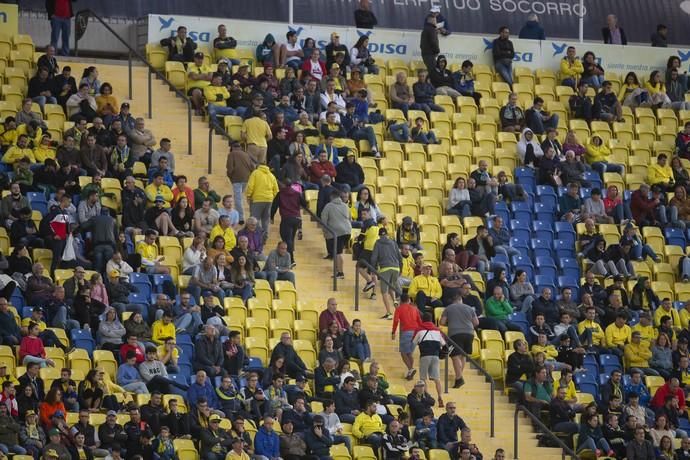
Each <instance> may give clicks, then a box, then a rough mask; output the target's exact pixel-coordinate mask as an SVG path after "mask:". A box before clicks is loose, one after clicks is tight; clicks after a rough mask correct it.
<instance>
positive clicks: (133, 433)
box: [123, 407, 153, 458]
mask: <svg viewBox="0 0 690 460" xmlns="http://www.w3.org/2000/svg"><path fill="white" fill-rule="evenodd" d="M129 417H130V421H129V422H127V423H125V426H124V427H123V429H124V431H125V433H126V434H127V442H126V444H125V445H126V446H127V458H133V456H135V455H142V453H143V450H144V444H143V442H142V438H143V437H144V436H145V437H147V438H149V439H150V438H152V437H153V433H152V432H151V427H150V426H149V424H148V423H146V422H144V421H143V420H142V419H141V414H140V413H139V409H138V408H137V407H132V408H131V409H130V410H129Z"/></svg>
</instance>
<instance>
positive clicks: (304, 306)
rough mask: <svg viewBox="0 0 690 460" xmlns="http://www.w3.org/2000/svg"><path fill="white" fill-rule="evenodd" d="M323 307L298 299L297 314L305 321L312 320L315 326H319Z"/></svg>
mask: <svg viewBox="0 0 690 460" xmlns="http://www.w3.org/2000/svg"><path fill="white" fill-rule="evenodd" d="M323 308H324V307H322V306H321V305H318V304H315V303H312V302H305V301H298V302H297V315H298V317H299V319H301V320H303V321H310V322H311V324H313V325H314V328H318V327H319V314H320V313H321V310H323Z"/></svg>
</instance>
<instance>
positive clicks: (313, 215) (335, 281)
mask: <svg viewBox="0 0 690 460" xmlns="http://www.w3.org/2000/svg"><path fill="white" fill-rule="evenodd" d="M302 209H304V210H305V211H306V212H307V214H309V215H310V216H311V218H312V219H314V220H315V221H316V222H317V223H318V224H319V225H320V226H321V227H323V229H324V230H326V231H327V232H328V233H330V234H331V235H332V236H333V291H337V290H338V269H337V267H336V256H337V255H338V235H337V234H336V233H335V230H333V228H332V227H330V226H329V225H326V224H325V223H324V221H323V220H321V218H320V217H319V216H317V215H316V213H314V212H313V211H312V210H311V209H309V207H307V206H302Z"/></svg>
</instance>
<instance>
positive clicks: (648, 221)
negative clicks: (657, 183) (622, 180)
mask: <svg viewBox="0 0 690 460" xmlns="http://www.w3.org/2000/svg"><path fill="white" fill-rule="evenodd" d="M660 203H661V202H660V201H659V199H654V198H650V197H649V185H647V184H642V185H640V188H639V190H636V191H634V192H633V193H632V196H631V197H630V210H631V211H632V216H633V219H635V222H637V225H639V226H646V225H660V223H659V219H658V216H657V207H658V206H659V204H660Z"/></svg>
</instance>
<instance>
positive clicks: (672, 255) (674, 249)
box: [659, 244, 685, 267]
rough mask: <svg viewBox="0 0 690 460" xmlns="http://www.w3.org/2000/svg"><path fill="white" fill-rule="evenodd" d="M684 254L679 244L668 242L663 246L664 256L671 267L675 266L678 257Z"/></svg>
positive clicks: (678, 259)
mask: <svg viewBox="0 0 690 460" xmlns="http://www.w3.org/2000/svg"><path fill="white" fill-rule="evenodd" d="M659 255H661V254H659ZM684 255H685V254H684V253H683V249H682V248H681V247H680V246H674V245H670V244H667V245H666V246H664V257H665V259H666V260H667V261H668V263H669V264H671V266H672V267H677V266H678V263H679V261H680V259H681V258H683V257H684Z"/></svg>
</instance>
